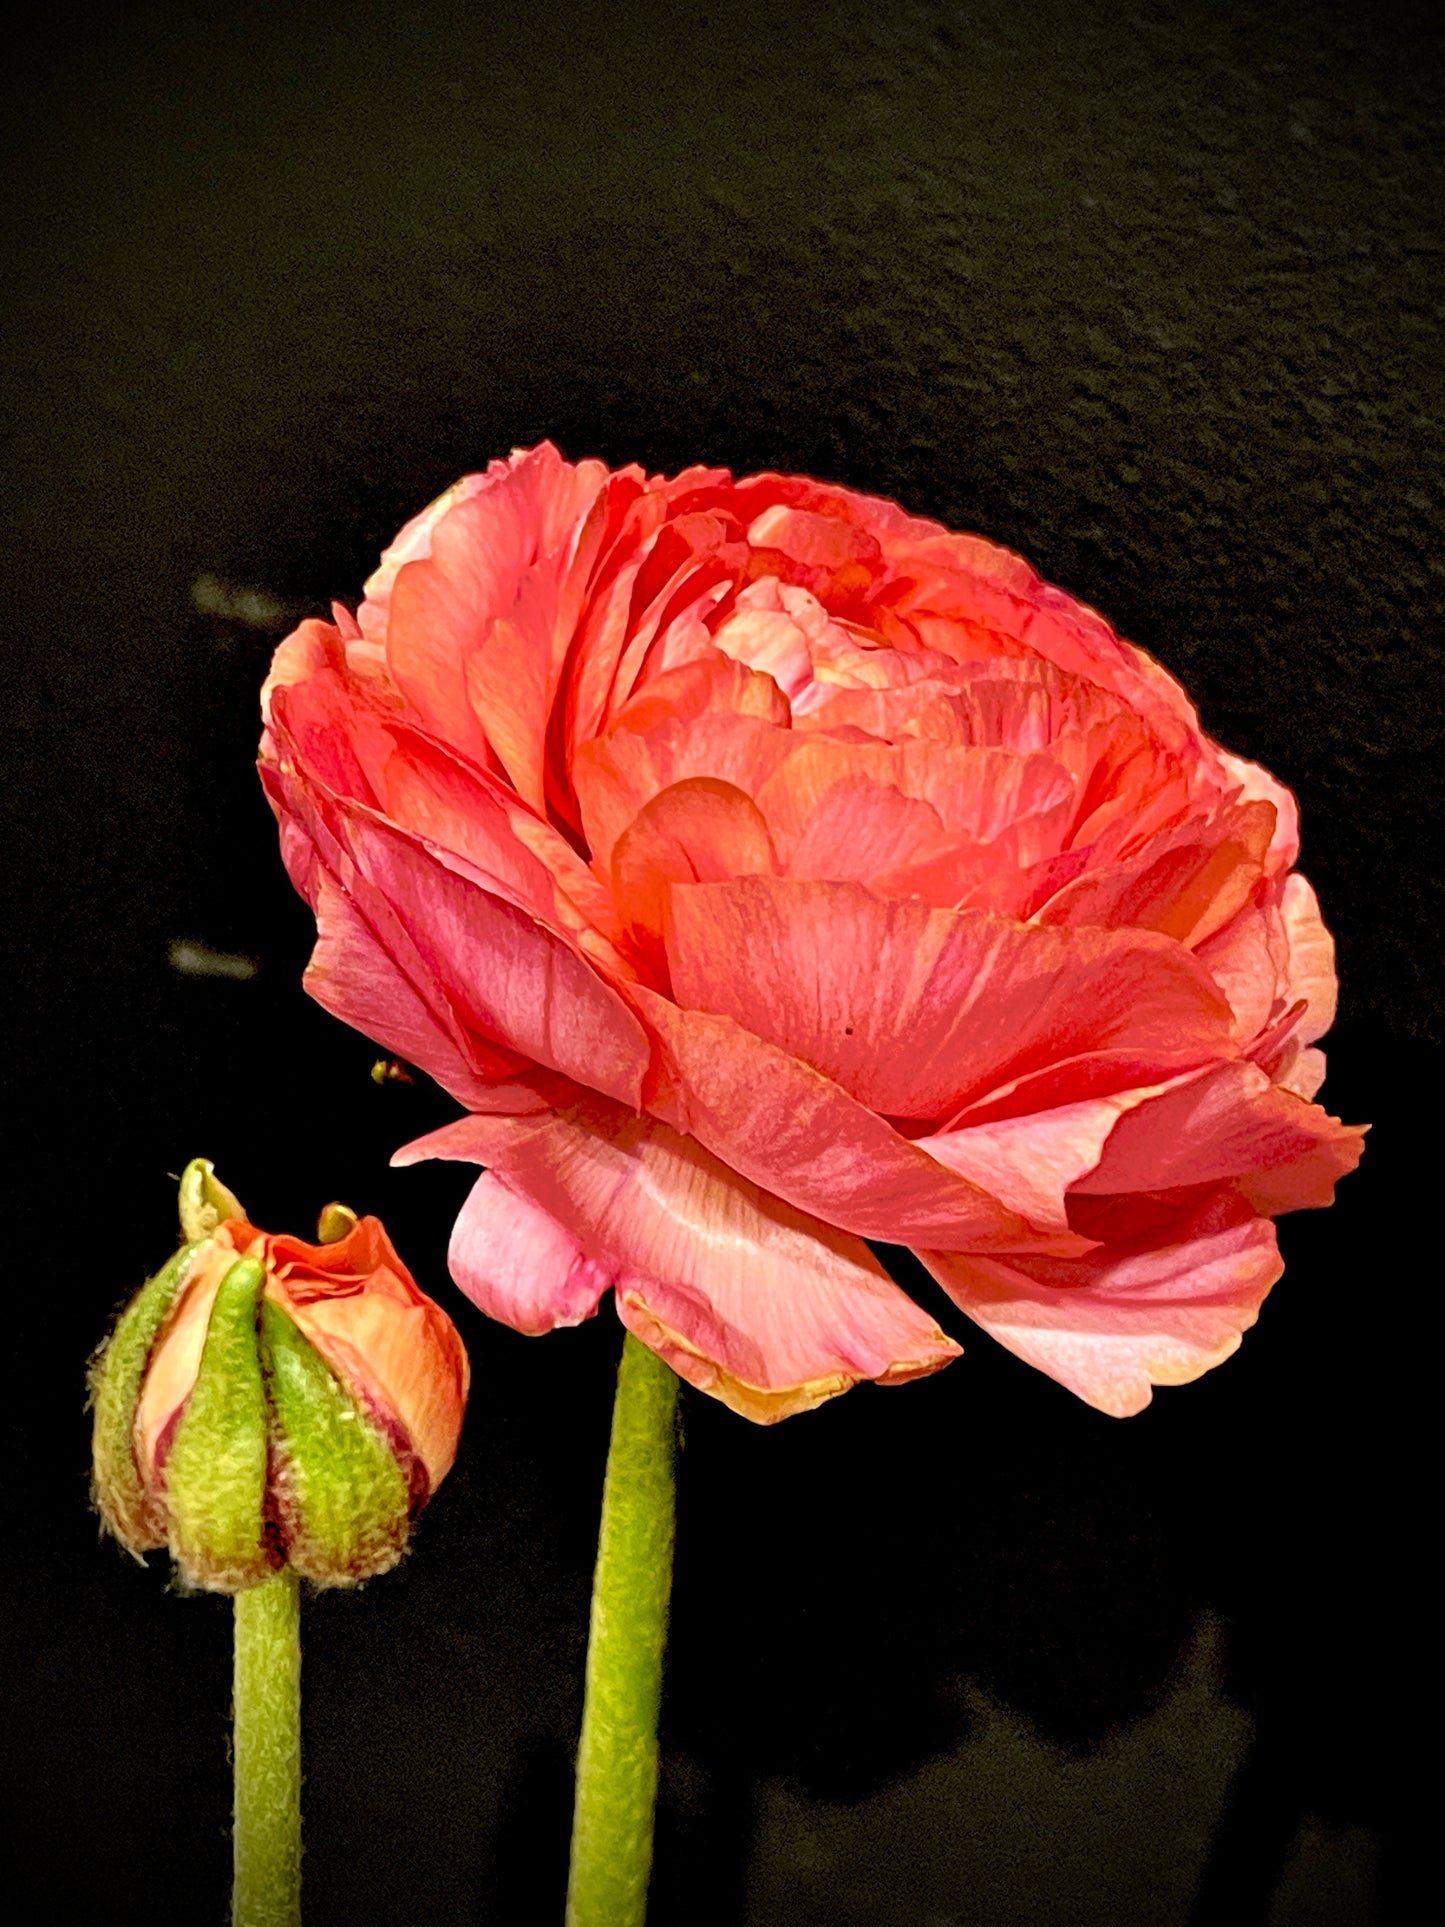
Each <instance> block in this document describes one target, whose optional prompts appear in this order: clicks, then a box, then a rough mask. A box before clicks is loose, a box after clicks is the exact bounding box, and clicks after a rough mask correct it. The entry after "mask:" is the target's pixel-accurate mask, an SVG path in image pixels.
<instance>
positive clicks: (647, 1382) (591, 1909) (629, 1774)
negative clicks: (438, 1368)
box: [567, 1332, 677, 1927]
mask: <svg viewBox="0 0 1445 1927" xmlns="http://www.w3.org/2000/svg"><path fill="white" fill-rule="evenodd" d="M676 1412H677V1379H676V1377H675V1376H674V1374H673V1373H672V1371H671V1370H670V1369H669V1368H668V1367H667V1366H666V1365H664V1364H663V1362H662V1360H661V1359H660V1358H658V1357H657V1356H656V1355H655V1354H654V1353H653V1352H650V1351H649V1350H648V1349H647V1347H646V1346H645V1345H643V1344H641V1343H640V1342H639V1341H638V1340H637V1339H636V1338H634V1337H633V1336H632V1334H631V1333H630V1332H629V1333H628V1335H627V1338H626V1341H625V1342H624V1344H623V1348H622V1364H621V1366H620V1368H619V1370H618V1374H617V1402H616V1404H615V1405H614V1406H613V1408H612V1442H611V1445H610V1446H609V1448H608V1453H607V1477H606V1481H605V1483H604V1485H603V1488H602V1530H601V1534H600V1536H599V1539H598V1544H597V1570H596V1573H595V1575H594V1578H593V1582H592V1630H591V1636H590V1638H589V1641H588V1646H587V1698H586V1704H585V1706H584V1708H583V1713H582V1742H581V1745H580V1746H579V1748H578V1751H577V1804H576V1807H575V1808H574V1810H573V1816H572V1872H571V1879H570V1881H569V1884H568V1889H567V1927H642V1922H643V1920H644V1919H645V1917H646V1914H647V1881H648V1875H649V1874H650V1872H651V1870H652V1814H653V1807H654V1805H655V1803H656V1799H657V1712H658V1706H659V1703H660V1701H661V1698H662V1649H663V1646H664V1645H665V1643H666V1640H667V1602H668V1597H669V1595H670V1593H671V1591H672V1541H673V1519H674V1512H675V1504H674V1493H673V1455H674V1450H675V1445H676Z"/></svg>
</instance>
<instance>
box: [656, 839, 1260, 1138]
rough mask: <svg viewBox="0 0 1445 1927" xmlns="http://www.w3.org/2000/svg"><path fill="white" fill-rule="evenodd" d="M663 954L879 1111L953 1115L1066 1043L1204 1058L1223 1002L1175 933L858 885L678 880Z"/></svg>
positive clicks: (690, 987) (690, 1004) (732, 1013)
mask: <svg viewBox="0 0 1445 1927" xmlns="http://www.w3.org/2000/svg"><path fill="white" fill-rule="evenodd" d="M667 955H668V963H669V966H670V968H671V973H672V984H673V990H674V993H675V995H676V997H677V1001H678V1002H679V1004H681V1005H683V1006H685V1007H686V1008H687V1009H689V1010H699V1011H706V1012H708V1013H709V1014H711V1015H714V1016H725V1017H731V1018H732V1019H733V1021H734V1022H735V1023H737V1024H740V1025H742V1026H743V1028H744V1029H745V1030H748V1031H751V1032H752V1033H753V1034H754V1035H755V1036H758V1037H762V1038H764V1039H766V1040H767V1041H768V1042H769V1043H771V1044H775V1045H776V1046H777V1047H778V1048H779V1049H780V1050H783V1051H786V1052H787V1053H788V1054H789V1055H790V1056H792V1057H796V1058H801V1059H802V1060H803V1061H804V1062H805V1063H807V1064H811V1065H812V1066H813V1068H814V1069H815V1070H818V1071H821V1072H822V1073H823V1074H824V1076H826V1077H828V1078H830V1079H832V1080H833V1082H834V1083H837V1084H840V1085H841V1086H842V1087H843V1089H844V1090H846V1091H848V1092H849V1093H850V1094H851V1095H852V1096H853V1097H855V1098H856V1099H857V1100H858V1102H859V1103H860V1104H864V1105H867V1106H868V1108H869V1109H870V1110H873V1111H877V1112H880V1113H882V1114H883V1115H884V1116H888V1117H906V1118H940V1119H941V1118H946V1117H949V1116H950V1115H952V1113H953V1112H955V1111H956V1110H958V1109H959V1107H960V1106H962V1105H963V1104H964V1103H966V1102H967V1101H968V1099H969V1098H970V1097H971V1096H974V1095H980V1094H982V1093H983V1092H985V1091H987V1090H990V1089H991V1088H993V1087H995V1086H996V1085H998V1084H1001V1083H1003V1082H1004V1081H1005V1080H1006V1079H1008V1078H1012V1077H1018V1076H1021V1075H1023V1074H1024V1073H1025V1072H1027V1071H1030V1070H1033V1069H1037V1068H1042V1067H1043V1066H1045V1065H1047V1064H1049V1063H1050V1062H1053V1061H1056V1060H1057V1059H1058V1058H1061V1057H1069V1056H1073V1055H1075V1054H1078V1053H1081V1052H1086V1051H1094V1050H1103V1049H1107V1048H1114V1049H1123V1048H1130V1047H1136V1048H1137V1047H1145V1046H1148V1045H1150V1044H1153V1045H1158V1046H1160V1047H1162V1048H1165V1049H1168V1050H1170V1051H1188V1050H1189V1049H1191V1048H1193V1049H1194V1050H1195V1051H1196V1052H1197V1058H1196V1061H1198V1062H1203V1061H1207V1059H1208V1058H1209V1057H1211V1056H1213V1055H1215V1054H1218V1053H1222V1052H1223V1051H1226V1050H1228V1049H1229V1048H1230V1047H1231V1046H1230V1013H1229V1010H1228V1007H1227V1005H1225V1004H1224V1003H1223V1001H1222V999H1221V998H1220V996H1219V993H1218V991H1217V990H1216V988H1215V986H1214V985H1213V983H1212V982H1211V981H1210V979H1209V977H1208V975H1207V973H1206V972H1205V971H1203V970H1202V969H1201V968H1200V967H1199V966H1198V965H1197V964H1196V963H1195V962H1194V960H1193V958H1191V957H1190V956H1188V955H1187V954H1186V953H1185V952H1184V951H1183V950H1182V949H1181V948H1180V947H1179V946H1178V945H1176V944H1173V943H1171V942H1169V941H1167V940H1166V939H1164V938H1161V937H1158V936H1154V935H1152V934H1149V933H1146V932H1135V931H1127V932H1125V931H1102V930H1078V931H1067V932H1064V931H1054V930H1044V929H1037V928H1031V927H1029V926H1026V925H1023V924H1020V923H1017V922H1015V921H1014V920H1013V919H1011V918H1005V917H995V916H991V915H989V914H987V913H985V912H981V911H973V910H964V911H950V910H939V909H933V908H930V907H929V906H928V905H926V904H923V903H920V902H917V901H916V900H902V901H898V900H895V901H884V900H883V899H882V898H880V897H877V896H875V895H874V894H873V892H872V891H870V890H868V889H866V888H864V887H863V886H862V885H860V884H857V883H849V882H838V883H831V882H829V883H825V882H819V881H803V880H800V879H791V878H774V877H763V876H751V877H742V878H738V879H736V880H734V881H731V882H726V883H703V884H692V885H675V886H674V887H673V889H672V892H671V907H670V918H669V922H668V928H667Z"/></svg>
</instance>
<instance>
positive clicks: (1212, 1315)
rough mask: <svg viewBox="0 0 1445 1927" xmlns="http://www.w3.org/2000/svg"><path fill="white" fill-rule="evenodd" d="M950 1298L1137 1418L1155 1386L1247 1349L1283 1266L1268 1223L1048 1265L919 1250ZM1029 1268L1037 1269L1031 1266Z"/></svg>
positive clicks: (1024, 1351)
mask: <svg viewBox="0 0 1445 1927" xmlns="http://www.w3.org/2000/svg"><path fill="white" fill-rule="evenodd" d="M918 1256H919V1257H920V1258H921V1259H922V1261H923V1263H924V1264H925V1265H926V1266H927V1268H928V1270H929V1271H930V1272H932V1274H933V1276H934V1277H935V1278H936V1279H937V1280H938V1282H939V1283H940V1284H941V1285H942V1286H943V1288H944V1290H945V1291H946V1292H947V1293H948V1295H949V1296H950V1297H951V1298H952V1299H953V1301H954V1303H955V1304H956V1305H958V1306H959V1308H960V1310H962V1311H965V1312H967V1313H968V1315H969V1317H970V1318H972V1319H973V1320H974V1322H975V1323H976V1324H979V1325H982V1327H983V1329H984V1330H985V1331H986V1332H988V1333H989V1334H990V1336H991V1337H993V1338H996V1339H997V1340H998V1342H999V1343H1000V1344H1001V1345H1004V1346H1007V1348H1008V1349H1009V1351H1011V1352H1013V1353H1015V1355H1016V1356H1017V1357H1019V1358H1021V1359H1023V1360H1024V1362H1025V1363H1026V1364H1029V1365H1033V1366H1036V1367H1037V1368H1038V1370H1040V1371H1042V1372H1047V1373H1048V1374H1049V1376H1050V1377H1051V1378H1056V1379H1057V1380H1058V1381H1059V1383H1060V1384H1061V1385H1066V1386H1067V1387H1068V1389H1069V1390H1070V1391H1071V1392H1075V1393H1077V1395H1078V1396H1079V1397H1080V1398H1082V1399H1084V1400H1086V1401H1087V1403H1088V1404H1090V1405H1093V1406H1096V1407H1097V1408H1098V1409H1099V1411H1101V1412H1108V1413H1109V1414H1110V1415H1111V1416H1112V1417H1115V1418H1128V1417H1130V1416H1131V1415H1132V1414H1133V1413H1135V1412H1139V1411H1142V1410H1143V1408H1144V1407H1145V1406H1146V1405H1147V1404H1148V1403H1149V1400H1150V1398H1151V1396H1152V1392H1153V1387H1154V1386H1155V1385H1185V1384H1188V1383H1189V1381H1190V1380H1191V1379H1195V1378H1198V1377H1200V1376H1201V1375H1202V1374H1203V1373H1205V1372H1207V1371H1209V1370H1210V1369H1211V1368H1212V1367H1213V1366H1215V1365H1218V1364H1221V1363H1222V1362H1223V1361H1224V1360H1225V1359H1226V1358H1228V1357H1229V1355H1230V1354H1231V1352H1233V1351H1235V1350H1237V1349H1238V1346H1239V1341H1240V1338H1241V1335H1242V1334H1243V1333H1244V1332H1246V1331H1247V1330H1248V1329H1249V1327H1250V1326H1251V1325H1252V1324H1253V1323H1254V1322H1255V1319H1256V1318H1257V1317H1258V1315H1259V1307H1260V1305H1261V1304H1262V1303H1263V1302H1264V1299H1265V1297H1266V1295H1267V1293H1268V1291H1269V1288H1270V1286H1271V1285H1272V1284H1273V1283H1274V1282H1275V1280H1276V1279H1277V1278H1278V1277H1279V1275H1280V1273H1281V1272H1282V1271H1283V1269H1284V1266H1283V1263H1282V1262H1281V1259H1280V1256H1279V1249H1278V1246H1277V1244H1276V1242H1275V1235H1274V1226H1273V1225H1272V1224H1271V1223H1270V1222H1269V1221H1268V1220H1267V1219H1263V1218H1249V1219H1246V1220H1244V1221H1243V1222H1238V1223H1232V1224H1225V1225H1223V1226H1222V1227H1220V1228H1218V1229H1207V1230H1204V1231H1202V1232H1201V1234H1200V1235H1198V1236H1196V1237H1193V1238H1190V1239H1187V1240H1186V1241H1183V1242H1181V1243H1178V1244H1172V1245H1165V1246H1162V1247H1159V1248H1157V1249H1154V1250H1146V1251H1128V1252H1123V1253H1120V1252H1111V1251H1107V1250H1105V1251H1101V1252H1096V1253H1094V1254H1093V1255H1092V1256H1091V1257H1089V1258H1084V1259H1080V1260H1077V1261H1075V1262H1074V1263H1072V1264H1063V1263H1060V1264H1058V1265H1056V1266H1055V1267H1053V1272H1054V1276H1055V1277H1056V1278H1057V1279H1058V1282H1056V1283H1055V1282H1048V1281H1047V1280H1046V1279H1045V1278H1044V1277H1041V1276H1035V1275H1032V1274H1034V1273H1044V1272H1046V1271H1048V1270H1049V1269H1050V1267H1049V1266H1048V1265H1047V1264H1046V1263H1045V1261H1041V1260H1035V1261H1031V1262H1030V1261H1014V1262H1010V1261H1008V1260H1006V1259H1002V1258H992V1257H990V1258H986V1257H973V1256H968V1255H965V1254H963V1253H959V1252H937V1251H920V1252H919V1254H918ZM1025 1263H1027V1269H1025Z"/></svg>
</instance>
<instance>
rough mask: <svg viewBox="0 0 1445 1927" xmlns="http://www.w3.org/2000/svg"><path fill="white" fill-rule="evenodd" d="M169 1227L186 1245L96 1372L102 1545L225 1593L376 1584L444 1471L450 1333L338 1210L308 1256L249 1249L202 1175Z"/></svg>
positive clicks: (327, 1214)
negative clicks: (290, 1579) (161, 1553)
mask: <svg viewBox="0 0 1445 1927" xmlns="http://www.w3.org/2000/svg"><path fill="white" fill-rule="evenodd" d="M181 1218H182V1228H183V1231H184V1232H185V1234H186V1239H187V1242H186V1243H185V1244H183V1245H182V1247H181V1249H180V1250H179V1251H178V1252H177V1253H176V1255H175V1257H174V1258H172V1260H171V1261H170V1263H169V1264H168V1265H166V1266H165V1267H164V1269H163V1270H162V1271H160V1272H159V1273H157V1275H156V1276H155V1277H154V1278H153V1279H151V1280H150V1282H149V1283H148V1284H146V1285H145V1286H143V1287H142V1289H141V1290H140V1291H139V1292H138V1293H137V1295H136V1297H135V1298H134V1299H133V1300H132V1301H131V1303H130V1304H129V1305H128V1306H127V1307H126V1309H125V1311H124V1312H123V1313H122V1314H121V1317H120V1319H119V1321H118V1323H117V1325H116V1328H115V1331H114V1333H113V1334H112V1336H111V1338H110V1339H109V1341H108V1342H107V1343H106V1345H105V1346H104V1347H103V1348H102V1349H101V1351H100V1352H99V1353H98V1354H97V1356H96V1359H95V1362H94V1365H93V1367H92V1372H91V1386H92V1396H93V1401H94V1406H95V1431H94V1453H93V1456H94V1471H95V1494H96V1500H97V1503H98V1505H99V1507H100V1512H101V1516H102V1518H103V1520H104V1522H105V1524H106V1526H107V1527H108V1528H109V1529H110V1531H111V1532H113V1533H114V1534H115V1536H116V1538H118V1539H119V1540H120V1542H121V1543H122V1545H124V1546H126V1547H128V1548H129V1549H130V1551H132V1552H133V1553H135V1554H136V1555H137V1556H139V1555H140V1554H142V1553H144V1552H146V1551H149V1550H152V1549H153V1548H155V1547H158V1546H165V1545H168V1546H169V1548H170V1551H171V1555H172V1557H173V1558H174V1559H175V1560H176V1562H177V1564H178V1565H179V1567H180V1568H181V1571H182V1572H183V1573H184V1575H185V1577H186V1579H187V1580H188V1581H189V1582H190V1583H191V1584H192V1585H195V1586H203V1587H206V1588H208V1589H210V1590H212V1591H218V1592H240V1591H243V1590H244V1589H245V1588H246V1587H248V1586H253V1585H256V1584H257V1583H259V1582H260V1581H261V1580H263V1579H265V1578H267V1577H268V1576H269V1575H270V1574H271V1573H272V1572H274V1571H276V1570H277V1569H278V1568H279V1567H280V1566H282V1565H284V1564H288V1563H289V1564H290V1565H291V1566H293V1567H294V1568H295V1569H296V1571H297V1572H299V1573H300V1574H302V1576H303V1577H305V1578H308V1579H312V1580H315V1581H316V1582H317V1583H319V1584H322V1585H350V1584H354V1583H355V1582H357V1581H358V1580H361V1579H367V1578H370V1577H372V1576H373V1575H374V1574H376V1573H379V1572H385V1571H386V1570H387V1569H388V1568H389V1567H391V1566H393V1565H395V1564H396V1562H397V1560H398V1559H399V1558H400V1557H401V1555H402V1553H403V1551H404V1550H405V1548H406V1544H407V1540H408V1538H409V1536H410V1530H411V1521H412V1520H413V1518H414V1517H415V1516H416V1514H417V1512H418V1511H419V1510H420V1508H421V1506H422V1505H424V1504H425V1502H426V1500H427V1499H428V1498H429V1497H430V1495H431V1494H432V1492H433V1491H435V1489H436V1487H437V1486H438V1485H439V1484H440V1483H441V1480H442V1479H443V1478H444V1477H445V1476H446V1473H447V1472H448V1470H449V1469H450V1467H451V1464H452V1461H453V1459H454V1457H455V1455H456V1446H457V1438H458V1435H459V1433H460V1430H461V1421H462V1413H463V1409H464V1407H465V1404H466V1395H467V1385H468V1368H467V1357H466V1352H465V1350H464V1349H463V1346H462V1342H461V1339H460V1337H459V1336H458V1334H457V1331H456V1329H455V1327H454V1326H453V1324H452V1322H451V1320H450V1319H449V1318H448V1317H447V1315H446V1314H445V1312H443V1311H442V1310H441V1308H440V1307H439V1306H438V1305H435V1304H433V1303H432V1301H431V1300H430V1299H429V1298H427V1297H425V1296H424V1295H423V1294H422V1293H421V1292H420V1291H418V1289H417V1287H416V1285H415V1284H414V1282H413V1281H412V1279H411V1277H410V1275H409V1273H408V1272H407V1270H406V1268H405V1266H404V1265H403V1264H402V1262H401V1260H400V1259H399V1258H398V1257H397V1255H396V1252H395V1251H394V1250H393V1248H392V1246H391V1242H390V1240H389V1239H388V1238H387V1235H386V1233H385V1231H384V1230H383V1229H382V1227H381V1225H380V1223H379V1222H378V1221H377V1220H376V1219H375V1218H361V1219H358V1218H357V1217H356V1214H355V1213H354V1212H352V1211H349V1210H348V1209H347V1208H346V1206H344V1205H336V1204H332V1205H328V1206H327V1207H326V1210H325V1211H324V1212H323V1213H322V1217H321V1223H320V1228H319V1229H320V1242H319V1243H317V1244H314V1245H312V1244H307V1243H304V1242H303V1241H302V1240H300V1239H298V1238H290V1237H283V1236H277V1235H274V1234H272V1233H269V1232H265V1231H261V1230H259V1229H258V1228H257V1227H256V1226H255V1225H253V1224H251V1223H249V1222H248V1221H247V1219H246V1217H245V1214H244V1213H243V1212H242V1211H241V1208H240V1206H239V1204H237V1202H236V1200H235V1198H234V1197H233V1196H232V1195H231V1193H230V1192H229V1191H227V1190H226V1188H225V1187H224V1186H223V1185H221V1184H220V1183H219V1181H218V1180H217V1179H216V1177H215V1174H214V1172H213V1171H212V1169H211V1167H210V1165H209V1164H207V1163H206V1162H205V1161H204V1160H203V1159H197V1160H196V1161H195V1162H194V1163H193V1164H191V1165H189V1166H188V1167H187V1169H186V1172H185V1175H184V1176H183V1178H182V1180H181Z"/></svg>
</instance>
